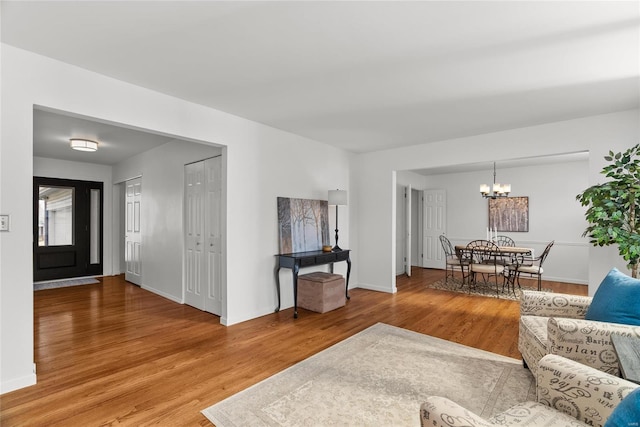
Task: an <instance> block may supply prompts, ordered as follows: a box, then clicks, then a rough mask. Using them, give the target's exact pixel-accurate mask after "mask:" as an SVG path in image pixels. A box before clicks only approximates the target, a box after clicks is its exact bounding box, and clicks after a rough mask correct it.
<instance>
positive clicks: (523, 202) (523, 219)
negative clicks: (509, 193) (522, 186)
mask: <svg viewBox="0 0 640 427" xmlns="http://www.w3.org/2000/svg"><path fill="white" fill-rule="evenodd" d="M489 228H490V229H491V230H494V229H495V230H497V231H515V232H518V231H520V232H526V231H529V198H528V197H497V198H495V199H489Z"/></svg>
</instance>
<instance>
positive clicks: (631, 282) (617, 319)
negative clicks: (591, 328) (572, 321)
mask: <svg viewBox="0 0 640 427" xmlns="http://www.w3.org/2000/svg"><path fill="white" fill-rule="evenodd" d="M585 319H587V320H597V321H599V322H609V323H623V324H626V325H636V326H640V280H639V279H634V278H632V277H629V276H627V275H626V274H624V273H622V272H620V271H619V270H618V269H617V268H613V269H611V271H610V272H609V274H607V276H606V277H605V278H604V280H603V281H602V283H600V286H599V287H598V290H597V291H596V293H595V295H594V296H593V300H592V301H591V305H590V306H589V309H588V310H587V314H586V316H585Z"/></svg>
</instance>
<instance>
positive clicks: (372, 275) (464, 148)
mask: <svg viewBox="0 0 640 427" xmlns="http://www.w3.org/2000/svg"><path fill="white" fill-rule="evenodd" d="M638 117H639V112H638V109H632V110H627V111H621V112H617V113H611V114H603V115H596V116H589V117H583V118H580V119H573V120H565V121H556V122H552V123H546V124H541V125H537V126H531V127H526V128H519V129H511V130H506V131H501V132H494V133H488V134H482V135H475V136H469V137H461V138H456V139H451V140H446V141H438V142H429V143H424V144H421V145H415V146H410V147H404V148H399V149H393V150H381V151H377V152H373V153H363V154H360V155H359V156H357V158H356V159H354V163H353V171H352V177H353V178H354V183H353V185H354V192H356V193H357V203H358V210H359V211H360V212H363V213H366V215H364V214H363V215H360V216H359V217H358V227H357V228H358V230H363V231H364V230H367V231H368V232H366V233H365V232H358V233H357V236H358V243H357V246H358V251H359V258H358V261H359V264H360V270H359V276H358V279H359V280H358V285H359V287H361V288H367V289H376V290H380V291H384V292H396V275H395V271H396V257H395V255H396V242H395V234H396V228H395V198H396V182H397V171H404V170H418V169H427V168H436V167H438V168H442V167H453V166H460V165H466V164H473V163H478V162H492V161H496V162H498V164H500V162H501V161H505V160H510V159H518V158H520V159H522V158H532V157H541V156H554V155H560V154H566V153H575V152H583V151H588V152H589V172H588V183H589V185H592V184H595V183H597V182H602V181H603V179H602V175H601V174H600V171H601V170H602V167H603V166H604V164H605V161H604V159H603V156H605V155H606V154H607V153H608V151H609V150H613V151H621V150H624V149H627V148H629V147H631V146H633V145H634V144H637V143H638V140H639V138H640V121H639V120H638ZM500 177H501V178H500V179H502V175H500ZM491 178H492V176H491V173H489V174H485V175H483V177H482V180H481V181H480V183H482V182H487V181H488V180H489V179H491ZM507 179H508V178H507V176H504V180H505V181H506V180H507ZM558 181H559V180H558ZM478 185H479V183H478V184H474V185H473V187H471V188H470V189H469V190H468V191H470V193H469V194H473V198H474V199H475V198H477V197H479V196H478V194H477V190H478ZM512 185H513V190H514V194H518V193H519V192H520V191H521V190H520V188H516V182H515V181H512ZM549 191H552V189H549ZM567 197H572V195H567ZM480 233H481V234H482V231H480ZM556 249H557V248H556ZM588 252H589V262H588V271H589V273H588V277H589V294H590V295H593V294H594V293H595V291H596V290H597V289H598V286H599V284H600V282H601V281H602V279H603V278H604V277H605V276H606V274H607V272H608V271H609V270H610V269H611V268H612V267H617V268H618V269H620V270H621V271H626V268H625V262H624V260H623V259H622V258H621V257H620V256H619V255H618V251H617V248H616V247H594V246H589V248H588Z"/></svg>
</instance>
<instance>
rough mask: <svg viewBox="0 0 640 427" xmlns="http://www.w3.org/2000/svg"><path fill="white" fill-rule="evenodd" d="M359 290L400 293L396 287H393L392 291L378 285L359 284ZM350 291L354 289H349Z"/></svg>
mask: <svg viewBox="0 0 640 427" xmlns="http://www.w3.org/2000/svg"><path fill="white" fill-rule="evenodd" d="M357 287H358V288H360V289H367V290H369V291H376V292H385V293H387V294H395V293H396V292H398V288H396V286H395V285H393V288H392V289H389V288H386V287H385V288H383V287H382V286H378V285H371V284H368V283H358V286H357ZM349 289H353V288H351V287H350V288H349Z"/></svg>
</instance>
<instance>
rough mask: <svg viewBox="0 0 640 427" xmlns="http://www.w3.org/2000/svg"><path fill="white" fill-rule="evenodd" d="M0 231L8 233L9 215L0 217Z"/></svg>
mask: <svg viewBox="0 0 640 427" xmlns="http://www.w3.org/2000/svg"><path fill="white" fill-rule="evenodd" d="M0 231H9V215H0Z"/></svg>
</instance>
